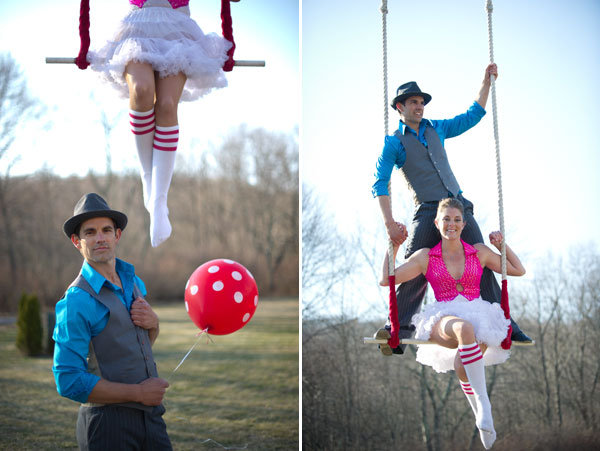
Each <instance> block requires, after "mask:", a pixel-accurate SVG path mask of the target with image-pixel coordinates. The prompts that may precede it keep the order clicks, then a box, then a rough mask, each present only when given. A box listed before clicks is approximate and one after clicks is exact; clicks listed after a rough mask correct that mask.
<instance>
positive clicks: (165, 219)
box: [150, 74, 186, 247]
mask: <svg viewBox="0 0 600 451" xmlns="http://www.w3.org/2000/svg"><path fill="white" fill-rule="evenodd" d="M185 81H186V77H185V75H183V74H177V75H173V76H170V77H165V78H159V77H158V76H156V102H155V105H154V112H155V115H156V131H155V133H154V154H153V161H152V193H151V196H150V241H151V242H152V246H154V247H156V246H158V245H159V244H161V243H162V242H163V241H165V240H166V239H167V238H169V236H170V235H171V223H170V222H169V210H168V208H167V194H168V192H169V186H170V185H171V178H172V176H173V169H174V167H175V156H176V153H175V151H176V150H177V143H178V141H179V125H178V122H177V106H178V104H179V98H180V97H181V93H182V91H183V87H184V85H185Z"/></svg>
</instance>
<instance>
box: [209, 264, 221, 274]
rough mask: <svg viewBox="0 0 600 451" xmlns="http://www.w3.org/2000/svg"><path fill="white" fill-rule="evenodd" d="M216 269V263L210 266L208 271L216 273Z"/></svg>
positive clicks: (217, 268)
mask: <svg viewBox="0 0 600 451" xmlns="http://www.w3.org/2000/svg"><path fill="white" fill-rule="evenodd" d="M218 270H219V267H218V266H216V265H215V266H211V267H210V268H208V272H209V273H211V274H214V273H216V272H217V271H218Z"/></svg>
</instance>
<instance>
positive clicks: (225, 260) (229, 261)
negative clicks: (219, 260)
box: [223, 258, 235, 264]
mask: <svg viewBox="0 0 600 451" xmlns="http://www.w3.org/2000/svg"><path fill="white" fill-rule="evenodd" d="M223 261H224V262H225V263H229V264H231V263H235V262H234V261H233V260H227V259H226V258H224V259H223Z"/></svg>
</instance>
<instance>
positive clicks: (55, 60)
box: [46, 56, 265, 67]
mask: <svg viewBox="0 0 600 451" xmlns="http://www.w3.org/2000/svg"><path fill="white" fill-rule="evenodd" d="M46 64H75V58H61V57H52V56H47V57H46ZM233 65H234V66H239V67H265V62H264V61H261V60H235V61H234V63H233Z"/></svg>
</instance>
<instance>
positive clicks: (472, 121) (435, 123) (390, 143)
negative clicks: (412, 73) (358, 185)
mask: <svg viewBox="0 0 600 451" xmlns="http://www.w3.org/2000/svg"><path fill="white" fill-rule="evenodd" d="M483 116H485V110H484V109H483V107H482V106H481V105H479V103H477V102H473V105H471V106H470V107H469V109H468V110H467V112H466V113H463V114H459V115H458V116H456V117H454V118H452V119H442V120H429V119H423V120H422V121H421V122H420V123H419V134H418V135H417V133H415V131H414V130H413V129H412V128H410V127H407V126H406V125H405V124H404V123H403V122H402V121H400V126H399V127H398V129H399V130H400V133H402V134H403V135H404V134H405V133H406V130H408V133H412V134H413V135H415V136H416V137H417V139H418V140H419V141H420V142H421V144H423V145H424V146H425V147H427V141H426V140H425V127H433V128H434V130H435V131H436V132H437V134H438V136H439V137H440V141H441V142H442V146H443V145H444V140H445V139H446V138H454V137H455V136H458V135H460V134H461V133H464V132H466V131H467V130H469V129H470V128H471V127H474V126H475V125H477V123H478V122H479V121H480V120H481V118H482V117H483ZM405 161H406V150H405V149H404V145H403V144H402V143H401V142H400V140H399V139H398V138H397V137H396V136H395V135H391V136H386V137H385V144H384V146H383V151H382V152H381V155H380V156H379V159H378V160H377V167H376V170H375V179H376V180H375V183H374V184H373V188H372V193H373V197H377V196H388V195H389V192H388V184H389V181H390V177H391V175H392V170H393V169H394V166H396V167H397V168H401V167H402V166H403V165H404V162H405Z"/></svg>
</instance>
